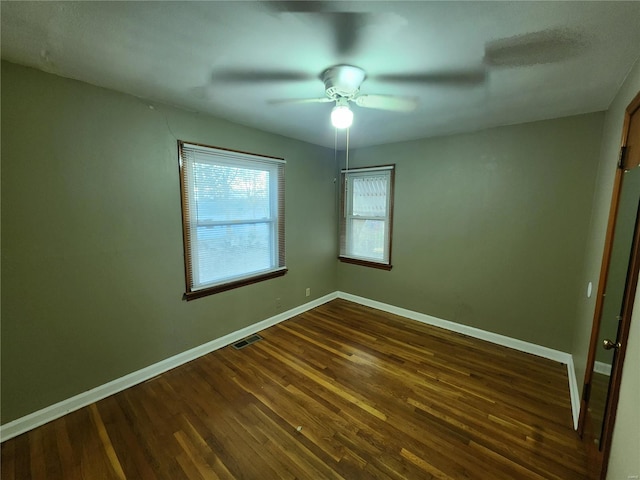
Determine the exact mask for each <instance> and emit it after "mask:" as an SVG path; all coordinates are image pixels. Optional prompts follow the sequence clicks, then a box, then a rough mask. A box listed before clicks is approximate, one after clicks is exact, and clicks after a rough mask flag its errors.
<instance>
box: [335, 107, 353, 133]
mask: <svg viewBox="0 0 640 480" xmlns="http://www.w3.org/2000/svg"><path fill="white" fill-rule="evenodd" d="M352 123H353V112H352V111H351V109H350V108H349V107H347V106H345V105H338V106H335V107H333V110H331V124H332V125H333V126H334V127H336V128H349V127H350V126H351V124H352Z"/></svg>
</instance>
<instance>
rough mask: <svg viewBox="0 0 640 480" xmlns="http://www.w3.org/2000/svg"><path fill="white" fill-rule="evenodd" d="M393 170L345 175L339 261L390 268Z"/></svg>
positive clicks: (345, 172)
mask: <svg viewBox="0 0 640 480" xmlns="http://www.w3.org/2000/svg"><path fill="white" fill-rule="evenodd" d="M393 180H394V166H393V165H387V166H383V167H371V168H355V169H350V170H343V171H342V186H343V190H342V218H341V222H340V260H342V261H345V262H350V263H358V264H364V265H369V266H374V267H378V268H386V269H390V268H391V231H392V228H391V227H392V213H393Z"/></svg>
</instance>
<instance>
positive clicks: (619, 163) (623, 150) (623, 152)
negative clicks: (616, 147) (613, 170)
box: [618, 145, 627, 168]
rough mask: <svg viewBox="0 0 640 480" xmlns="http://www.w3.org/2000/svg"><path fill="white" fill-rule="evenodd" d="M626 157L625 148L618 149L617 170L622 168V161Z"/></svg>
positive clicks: (624, 146)
mask: <svg viewBox="0 0 640 480" xmlns="http://www.w3.org/2000/svg"><path fill="white" fill-rule="evenodd" d="M626 157H627V146H626V145H623V146H622V147H620V157H619V158H618V168H624V161H625V160H626Z"/></svg>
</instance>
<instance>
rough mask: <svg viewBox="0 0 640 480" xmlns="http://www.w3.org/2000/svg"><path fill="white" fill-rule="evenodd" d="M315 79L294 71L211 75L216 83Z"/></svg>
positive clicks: (226, 72)
mask: <svg viewBox="0 0 640 480" xmlns="http://www.w3.org/2000/svg"><path fill="white" fill-rule="evenodd" d="M315 78H316V77H315V76H313V75H309V74H308V73H306V72H295V71H272V72H269V71H260V70H236V69H227V70H216V71H214V72H213V74H212V75H211V79H212V80H213V81H214V82H216V81H220V82H252V83H259V82H264V83H267V82H296V81H301V80H311V79H315Z"/></svg>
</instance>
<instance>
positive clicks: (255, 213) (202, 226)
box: [179, 142, 286, 298]
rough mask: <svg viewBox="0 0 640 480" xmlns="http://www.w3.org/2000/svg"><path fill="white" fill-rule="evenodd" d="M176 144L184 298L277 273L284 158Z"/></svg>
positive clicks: (280, 269) (281, 259) (281, 263)
mask: <svg viewBox="0 0 640 480" xmlns="http://www.w3.org/2000/svg"><path fill="white" fill-rule="evenodd" d="M179 149H180V172H181V183H182V185H181V186H182V207H183V228H184V243H185V271H186V278H187V293H186V296H187V298H189V296H190V294H193V293H194V292H198V291H201V290H206V289H209V290H210V289H213V290H215V291H221V290H226V289H228V288H227V287H229V286H232V287H233V286H240V285H243V284H246V283H252V282H253V281H255V280H256V279H261V277H265V276H266V277H267V278H270V277H271V276H275V275H273V274H274V273H281V274H283V273H284V272H285V271H286V268H285V251H284V166H285V162H284V160H281V159H274V158H270V157H262V156H258V155H252V154H246V153H240V152H233V151H228V150H222V149H217V148H213V147H206V146H201V145H195V144H189V143H184V142H180V143H179ZM220 287H222V288H220ZM215 291H212V292H211V293H215ZM198 296H202V295H198Z"/></svg>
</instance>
